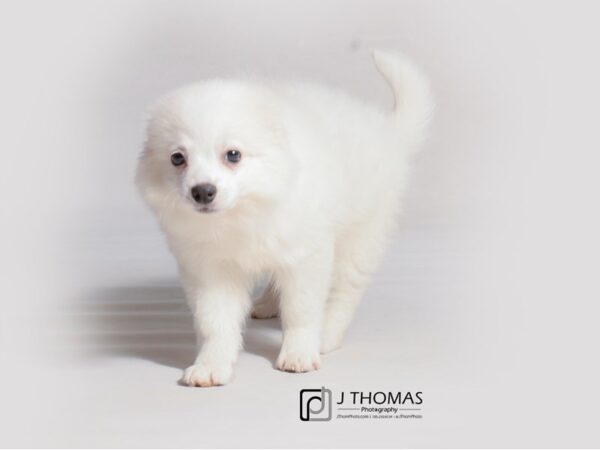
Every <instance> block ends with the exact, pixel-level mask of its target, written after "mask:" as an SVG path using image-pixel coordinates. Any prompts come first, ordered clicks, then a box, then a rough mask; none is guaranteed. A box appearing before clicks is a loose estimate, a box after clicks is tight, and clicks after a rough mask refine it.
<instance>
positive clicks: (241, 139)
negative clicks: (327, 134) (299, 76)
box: [137, 80, 294, 214]
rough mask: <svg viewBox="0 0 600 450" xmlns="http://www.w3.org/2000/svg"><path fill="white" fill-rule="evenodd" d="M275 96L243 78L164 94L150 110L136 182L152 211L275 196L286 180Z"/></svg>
mask: <svg viewBox="0 0 600 450" xmlns="http://www.w3.org/2000/svg"><path fill="white" fill-rule="evenodd" d="M286 142H287V140H286V133H285V127H284V124H283V121H282V118H281V114H280V111H279V107H278V102H277V99H276V98H275V97H274V96H273V95H272V94H271V93H270V92H269V91H268V90H267V89H265V88H263V87H260V86H256V85H253V84H251V83H239V82H233V81H220V80H214V81H207V82H203V83H199V84H195V85H191V86H188V87H185V88H182V89H180V90H178V91H175V92H173V93H171V94H168V95H166V96H165V97H163V98H162V99H160V100H159V101H158V102H157V103H156V104H155V105H154V107H153V108H152V109H151V111H150V118H149V121H148V128H147V135H146V143H145V148H144V151H143V152H142V156H141V158H140V163H139V167H138V175H137V181H138V185H139V186H140V188H141V191H142V193H143V195H144V197H145V198H146V200H147V201H148V202H149V203H150V204H151V206H153V207H154V208H155V209H158V210H165V209H166V208H172V207H173V206H174V203H175V204H177V205H176V206H178V207H183V208H187V209H189V210H190V211H192V210H195V211H196V212H197V213H198V214H209V213H214V214H219V213H223V212H227V211H231V210H240V209H243V208H246V209H250V210H251V209H253V208H258V207H260V206H261V205H266V204H270V203H274V202H277V201H279V200H281V199H282V198H283V197H284V196H285V194H286V192H287V191H288V188H289V186H290V183H292V179H293V173H294V170H293V167H294V161H293V158H292V156H291V155H290V153H289V151H288V149H287V145H286Z"/></svg>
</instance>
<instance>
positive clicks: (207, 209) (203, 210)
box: [194, 206, 219, 214]
mask: <svg viewBox="0 0 600 450" xmlns="http://www.w3.org/2000/svg"><path fill="white" fill-rule="evenodd" d="M194 209H195V210H196V211H198V212H199V213H202V214H210V213H216V212H218V211H219V210H218V209H216V208H214V207H212V206H196V207H194Z"/></svg>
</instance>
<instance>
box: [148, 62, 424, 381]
mask: <svg viewBox="0 0 600 450" xmlns="http://www.w3.org/2000/svg"><path fill="white" fill-rule="evenodd" d="M374 59H375V63H376V66H377V68H378V69H379V71H380V72H381V73H382V74H383V76H384V77H385V78H386V80H387V81H388V82H389V83H390V85H391V86H392V88H393V91H394V94H395V98H396V106H395V110H394V111H393V112H392V113H388V112H383V111H380V110H378V109H376V108H374V107H372V106H369V105H366V104H363V103H362V102H360V101H358V100H356V99H354V98H351V97H350V96H348V95H346V94H344V93H342V92H340V91H338V90H331V89H327V88H324V87H320V86H316V85H312V84H301V83H286V84H283V83H282V84H272V83H271V84H263V83H258V82H256V81H250V80H222V79H214V80H209V81H205V82H201V83H198V84H193V85H191V86H188V87H184V88H182V89H180V90H177V91H175V92H173V93H171V94H168V95H166V96H165V97H163V98H162V99H160V100H159V101H158V102H157V104H156V105H155V106H154V107H153V109H152V110H151V113H150V120H149V124H148V130H147V140H146V144H145V148H144V151H143V153H142V155H141V158H140V162H139V167H138V173H137V183H138V185H139V187H140V189H141V192H142V193H143V196H144V198H145V200H146V201H147V203H148V204H149V205H150V206H151V207H152V209H153V210H154V212H155V213H156V215H157V216H158V218H159V220H160V223H161V226H162V228H163V230H164V232H165V234H166V236H167V239H168V243H169V247H170V249H171V251H172V252H173V254H174V255H175V257H176V258H177V262H178V264H179V269H180V273H181V279H182V282H183V285H184V288H185V291H186V295H187V298H188V300H189V303H190V305H191V308H192V311H193V313H194V317H195V326H196V332H197V334H198V337H199V353H198V357H197V358H196V361H195V362H194V364H193V365H192V366H190V367H189V368H188V369H186V371H185V373H184V375H183V382H184V383H186V384H188V385H193V386H214V385H221V384H225V383H227V382H228V381H229V380H230V379H231V376H232V371H233V364H234V362H235V360H236V358H237V355H238V352H239V350H240V348H241V345H242V328H243V325H244V322H245V319H246V317H247V315H248V313H249V311H250V309H251V298H250V292H251V291H252V288H253V286H254V284H255V283H256V281H257V280H258V279H259V278H260V277H261V276H264V275H265V274H266V275H268V277H269V280H270V283H269V286H268V288H267V290H266V291H265V294H264V295H263V297H262V298H261V299H260V300H259V301H258V303H257V304H256V305H255V306H254V310H253V316H254V317H258V318H266V317H274V316H275V315H277V313H278V312H280V313H281V322H282V328H283V343H282V346H281V352H280V354H279V357H278V359H277V363H276V365H277V368H279V369H281V370H286V371H292V372H306V371H310V370H316V369H318V368H319V366H320V364H321V363H320V357H319V352H321V353H325V352H328V351H330V350H333V349H335V348H337V347H339V346H340V344H341V341H342V338H343V337H344V333H345V331H346V329H347V327H348V325H349V324H350V321H351V319H352V316H353V314H354V311H355V309H356V306H357V304H358V302H359V300H360V298H361V296H362V294H363V292H364V290H365V288H366V286H367V283H368V282H369V279H370V277H371V274H372V273H373V271H374V270H375V268H376V266H377V264H378V262H379V260H380V259H381V256H382V253H383V251H384V247H385V245H386V242H387V240H388V237H389V235H390V232H391V230H392V227H393V224H394V219H395V217H396V215H397V212H398V210H399V206H400V197H401V193H402V191H403V189H404V187H405V185H406V180H407V169H408V162H409V161H408V159H409V156H410V154H411V152H412V151H413V150H414V149H415V148H416V146H418V144H419V141H420V140H421V139H422V137H423V133H424V131H425V128H426V125H427V122H428V120H429V117H430V114H431V111H432V99H431V94H430V90H429V86H428V83H427V82H426V80H425V78H424V77H423V76H422V74H421V73H420V71H419V70H418V69H417V68H416V67H415V66H414V65H413V64H412V63H411V62H409V61H407V60H406V59H404V58H403V57H401V56H399V55H396V54H391V53H384V52H381V51H376V52H374Z"/></svg>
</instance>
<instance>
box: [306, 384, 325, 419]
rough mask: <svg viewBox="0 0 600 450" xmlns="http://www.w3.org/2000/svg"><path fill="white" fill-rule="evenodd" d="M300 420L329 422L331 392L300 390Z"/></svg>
mask: <svg viewBox="0 0 600 450" xmlns="http://www.w3.org/2000/svg"><path fill="white" fill-rule="evenodd" d="M300 420H303V421H305V422H306V421H309V420H310V421H321V422H325V421H328V420H331V391H330V390H329V389H325V388H324V387H322V388H321V389H302V390H301V391H300Z"/></svg>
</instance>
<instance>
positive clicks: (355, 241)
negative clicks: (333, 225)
mask: <svg viewBox="0 0 600 450" xmlns="http://www.w3.org/2000/svg"><path fill="white" fill-rule="evenodd" d="M389 222H390V221H389V220H384V221H374V222H371V223H369V224H363V225H360V226H355V227H354V228H353V229H352V231H351V232H349V233H346V234H344V236H343V237H341V238H340V239H339V241H338V242H337V243H336V255H335V263H334V269H333V270H334V273H333V282H332V286H331V290H330V291H329V298H328V300H327V305H326V307H325V318H324V322H323V331H322V335H321V349H320V350H321V353H327V352H330V351H332V350H335V349H337V348H339V347H340V346H341V344H342V340H343V338H344V335H345V334H346V330H347V329H348V326H349V325H350V322H351V321H352V318H353V317H354V312H355V311H356V308H357V307H358V304H359V302H360V299H361V297H362V295H363V294H364V292H365V290H366V288H367V285H368V283H369V281H370V280H371V276H372V274H373V272H374V271H375V269H376V267H377V265H378V263H379V261H380V260H381V257H382V255H383V251H384V248H385V244H386V242H387V234H388V229H389Z"/></svg>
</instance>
